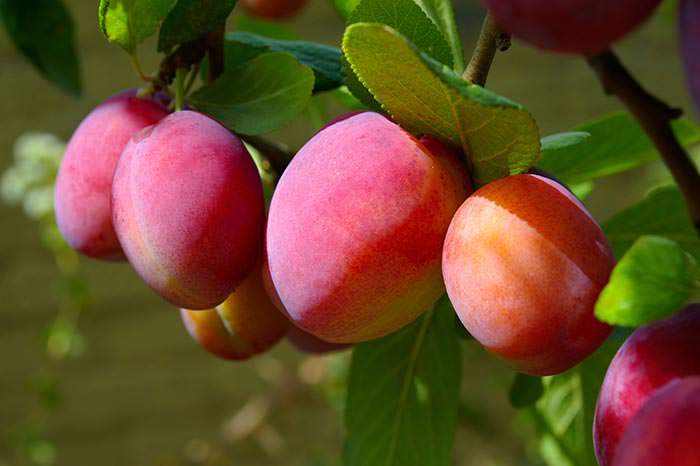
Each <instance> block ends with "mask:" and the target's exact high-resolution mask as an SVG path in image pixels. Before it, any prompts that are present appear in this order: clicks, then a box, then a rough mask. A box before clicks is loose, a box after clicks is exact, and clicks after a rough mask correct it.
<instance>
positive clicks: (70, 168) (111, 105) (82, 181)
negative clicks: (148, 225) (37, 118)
mask: <svg viewBox="0 0 700 466" xmlns="http://www.w3.org/2000/svg"><path fill="white" fill-rule="evenodd" d="M168 113H169V112H168V109H167V107H165V106H164V105H162V104H160V103H159V102H157V101H156V100H154V99H150V98H139V97H137V96H136V91H135V90H127V91H124V92H121V93H119V94H117V95H114V96H112V97H110V98H109V99H107V100H106V101H104V102H103V103H101V104H100V105H98V106H97V107H96V108H95V109H94V110H93V111H92V112H91V113H90V114H89V115H88V116H87V117H85V119H84V120H83V121H82V122H81V123H80V126H78V128H77V129H76V130H75V132H74V133H73V136H72V137H71V139H70V142H69V143H68V147H67V148H66V153H65V156H64V158H63V160H62V161H61V167H60V169H59V172H58V177H57V179H56V191H55V209H56V223H57V224H58V228H59V230H60V231H61V234H62V235H63V237H64V238H65V240H66V242H67V243H68V244H69V245H70V246H71V247H72V248H73V249H75V250H76V251H79V252H80V253H82V254H84V255H86V256H89V257H93V258H95V259H103V260H124V259H125V257H124V254H123V252H122V248H121V246H120V244H119V241H118V240H117V235H116V233H115V231H114V226H113V225H112V209H111V201H110V199H111V195H112V194H111V192H112V178H113V177H114V171H115V170H116V167H117V162H118V161H119V157H120V155H121V153H122V151H123V150H124V148H125V147H126V145H127V143H128V142H129V140H130V139H131V137H132V136H133V135H134V134H135V133H137V132H138V131H140V130H141V129H142V128H145V127H147V126H150V125H153V124H155V123H157V122H159V121H160V120H162V119H163V118H165V117H166V116H167V115H168Z"/></svg>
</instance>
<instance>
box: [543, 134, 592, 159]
mask: <svg viewBox="0 0 700 466" xmlns="http://www.w3.org/2000/svg"><path fill="white" fill-rule="evenodd" d="M590 137H591V133H585V132H583V131H572V132H570V133H558V134H552V135H550V136H545V137H543V138H542V139H541V141H540V143H541V145H542V159H546V158H550V157H558V156H559V155H558V152H559V151H562V152H565V151H567V150H571V148H572V147H573V146H577V145H579V144H581V143H583V142H584V141H586V140H587V139H588V138H590Z"/></svg>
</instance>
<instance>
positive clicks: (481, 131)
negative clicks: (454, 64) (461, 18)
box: [343, 23, 540, 185]
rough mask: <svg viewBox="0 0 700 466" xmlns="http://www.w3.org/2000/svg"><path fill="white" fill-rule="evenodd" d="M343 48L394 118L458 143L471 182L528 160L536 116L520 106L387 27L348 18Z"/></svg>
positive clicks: (535, 149)
mask: <svg viewBox="0 0 700 466" xmlns="http://www.w3.org/2000/svg"><path fill="white" fill-rule="evenodd" d="M343 51H344V53H345V56H346V58H347V59H348V61H349V62H350V64H351V65H352V67H353V70H354V71H355V73H357V75H358V76H359V77H360V79H361V80H362V82H363V84H364V85H365V86H366V87H367V88H368V89H369V90H370V91H371V92H372V94H373V95H374V97H375V98H376V99H377V100H378V101H379V102H380V103H381V104H382V106H383V107H384V108H385V109H386V110H387V111H388V112H389V113H390V114H391V116H392V118H393V119H394V120H395V121H396V122H397V123H399V124H400V125H401V126H403V127H404V128H406V129H407V130H408V131H410V132H413V133H415V134H429V135H431V136H434V137H437V138H440V139H442V140H444V141H448V142H450V143H452V144H454V145H457V146H461V147H462V149H463V150H464V152H465V153H466V154H468V156H469V158H470V162H471V168H472V176H473V178H474V181H475V182H476V183H477V184H478V185H482V184H485V183H488V182H490V181H493V180H495V179H498V178H501V177H504V176H507V175H510V174H515V173H521V172H523V171H526V170H527V169H528V168H530V167H531V166H532V165H533V164H534V163H535V162H536V160H537V158H538V156H539V148H540V141H539V134H538V129H537V124H536V123H535V120H534V119H533V118H532V116H531V115H530V114H529V113H528V112H527V111H526V110H525V109H523V107H522V106H520V105H518V104H516V103H514V102H512V101H510V100H508V99H505V98H503V97H500V96H498V95H496V94H494V93H493V92H491V91H489V90H487V89H484V88H482V87H480V86H476V85H473V84H469V83H467V82H466V81H464V80H463V79H462V77H461V76H460V75H458V74H456V73H455V72H454V71H452V70H451V69H449V68H447V67H446V66H443V65H440V64H439V63H437V62H435V61H434V60H431V59H430V58H429V57H427V56H426V55H424V54H422V53H420V52H419V51H418V50H417V49H416V48H415V47H414V46H413V45H412V44H411V43H410V42H408V41H407V40H406V38H404V37H402V36H401V35H400V34H399V33H397V32H396V31H394V30H393V29H391V28H390V27H388V26H383V25H381V24H365V23H358V24H353V25H352V26H350V27H348V28H347V29H346V32H345V37H344V39H343Z"/></svg>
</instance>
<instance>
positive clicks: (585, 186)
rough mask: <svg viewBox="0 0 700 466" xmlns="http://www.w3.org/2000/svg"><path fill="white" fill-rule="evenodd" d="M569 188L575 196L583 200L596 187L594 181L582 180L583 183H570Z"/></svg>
mask: <svg viewBox="0 0 700 466" xmlns="http://www.w3.org/2000/svg"><path fill="white" fill-rule="evenodd" d="M569 189H570V190H571V192H572V193H574V196H576V197H577V198H578V199H579V200H581V201H583V200H584V199H586V198H587V197H588V195H589V194H591V193H592V192H593V189H595V184H594V183H593V182H592V181H582V182H581V183H575V184H570V185H569Z"/></svg>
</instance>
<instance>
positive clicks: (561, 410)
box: [530, 339, 621, 466]
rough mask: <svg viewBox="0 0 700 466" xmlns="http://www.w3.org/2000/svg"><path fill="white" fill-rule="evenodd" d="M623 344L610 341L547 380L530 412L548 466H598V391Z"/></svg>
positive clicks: (545, 379)
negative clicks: (595, 428)
mask: <svg viewBox="0 0 700 466" xmlns="http://www.w3.org/2000/svg"><path fill="white" fill-rule="evenodd" d="M620 344H621V343H620V342H617V341H614V340H613V339H608V341H606V342H605V343H604V344H603V345H602V346H601V347H600V348H599V349H598V350H597V351H596V352H595V353H593V355H591V356H590V357H589V358H588V359H586V360H585V361H584V362H582V363H581V364H579V365H578V366H576V367H575V368H573V369H571V370H569V371H567V372H564V373H563V374H560V375H556V376H552V377H545V378H543V379H542V381H543V383H544V394H543V396H542V397H541V398H540V399H539V400H538V401H537V403H536V404H535V406H534V408H532V409H531V410H530V413H531V415H532V417H533V419H534V420H535V424H536V426H537V429H538V431H539V433H540V437H539V442H540V452H541V455H542V458H543V460H544V461H545V463H546V464H547V465H549V466H598V462H597V461H596V458H595V454H594V450H593V440H592V435H591V432H592V430H593V416H594V413H595V404H596V400H597V399H598V392H599V391H600V386H601V384H602V383H603V378H604V377H605V372H606V371H607V368H608V366H609V364H610V361H611V360H612V358H613V356H614V355H615V353H616V352H617V349H618V348H619V345H620Z"/></svg>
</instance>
